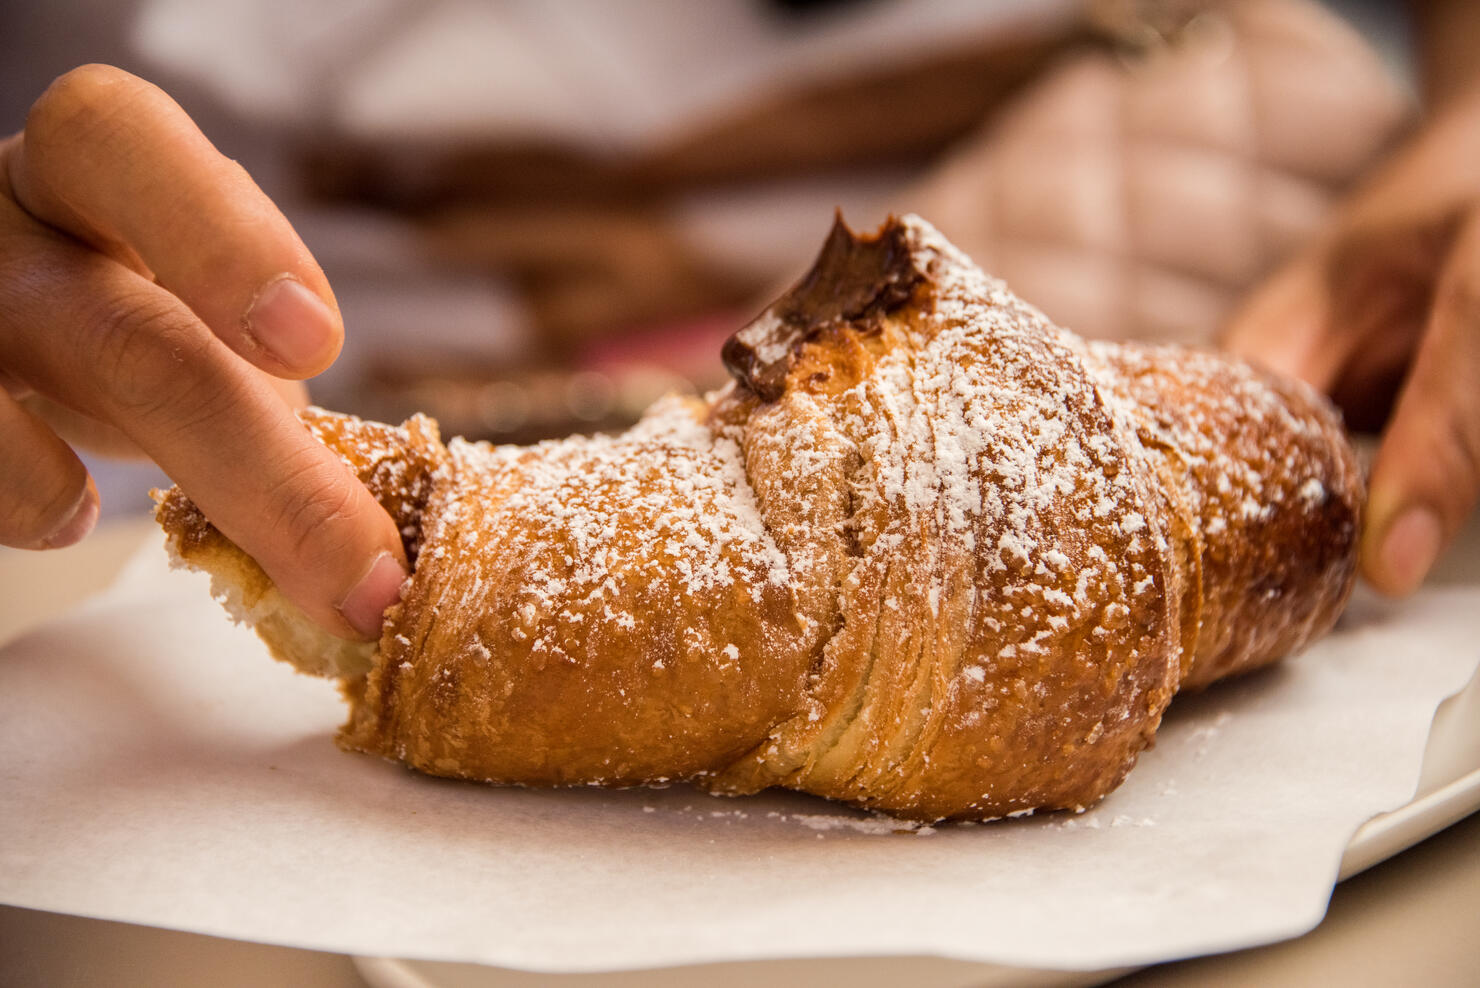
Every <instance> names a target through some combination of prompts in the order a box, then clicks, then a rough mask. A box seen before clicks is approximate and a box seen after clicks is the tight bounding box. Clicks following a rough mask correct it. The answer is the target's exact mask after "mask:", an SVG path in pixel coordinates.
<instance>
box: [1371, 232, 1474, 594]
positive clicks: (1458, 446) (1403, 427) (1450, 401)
mask: <svg viewBox="0 0 1480 988" xmlns="http://www.w3.org/2000/svg"><path fill="white" fill-rule="evenodd" d="M1477 497H1480V212H1473V213H1472V214H1471V215H1470V218H1469V220H1468V221H1467V223H1466V224H1465V226H1464V228H1463V229H1462V230H1461V231H1460V234H1459V236H1458V237H1457V238H1456V240H1455V241H1454V246H1453V248H1452V249H1451V251H1450V253H1449V256H1448V257H1447V258H1446V260H1445V263H1444V268H1443V270H1442V271H1441V273H1440V276H1439V281H1438V286H1437V288H1436V290H1435V293H1434V301H1433V304H1432V307H1431V309H1430V312H1429V320H1428V326H1427V328H1426V329H1425V331H1424V336H1423V340H1422V342H1421V343H1420V344H1419V348H1418V352H1417V355H1416V357H1415V359H1414V362H1413V366H1412V368H1411V369H1410V371H1409V374H1408V380H1407V381H1406V382H1405V384H1404V385H1403V392H1402V394H1401V395H1400V396H1399V398H1398V404H1397V407H1396V410H1395V412H1394V414H1393V419H1392V422H1391V423H1390V424H1389V426H1388V428H1387V431H1386V433H1385V434H1384V435H1383V440H1382V446H1381V448H1380V449H1379V450H1378V454H1377V459H1376V462H1375V463H1374V464H1373V468H1372V483H1371V491H1370V494H1369V497H1368V504H1367V524H1366V526H1365V530H1364V532H1363V536H1362V570H1363V572H1364V573H1365V574H1366V576H1367V579H1368V580H1369V581H1370V582H1371V583H1372V585H1373V586H1374V587H1376V588H1377V589H1378V590H1381V591H1382V592H1384V593H1388V594H1394V595H1401V594H1407V593H1411V592H1412V591H1414V590H1416V589H1417V588H1418V585H1419V584H1420V583H1422V582H1423V579H1424V576H1425V575H1427V573H1428V571H1429V569H1430V568H1431V567H1432V566H1433V564H1434V561H1435V559H1437V558H1438V555H1439V553H1440V551H1442V549H1443V548H1444V546H1445V545H1447V544H1448V542H1449V541H1450V540H1451V539H1452V538H1453V537H1454V535H1455V533H1456V532H1457V531H1458V530H1459V528H1460V527H1461V526H1462V525H1463V524H1464V521H1465V517H1466V516H1467V515H1468V514H1469V513H1470V511H1471V510H1472V509H1473V508H1474V507H1475V502H1476V499H1477Z"/></svg>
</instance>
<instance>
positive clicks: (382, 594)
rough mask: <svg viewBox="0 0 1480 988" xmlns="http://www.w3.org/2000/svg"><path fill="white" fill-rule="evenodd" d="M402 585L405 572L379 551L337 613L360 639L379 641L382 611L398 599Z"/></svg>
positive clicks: (393, 558)
mask: <svg viewBox="0 0 1480 988" xmlns="http://www.w3.org/2000/svg"><path fill="white" fill-rule="evenodd" d="M405 582H406V571H405V570H404V569H402V568H401V564H400V563H398V562H397V561H396V557H395V556H392V555H391V554H390V553H388V552H382V553H381V554H380V555H378V556H376V557H375V562H373V563H371V564H370V568H369V569H368V570H366V571H365V575H364V576H362V577H360V582H359V583H356V584H355V588H354V589H353V590H351V591H350V592H349V594H348V595H346V596H345V598H344V600H342V601H340V603H339V613H340V614H342V615H343V616H344V619H345V620H346V621H348V622H349V623H350V627H352V628H354V629H355V631H357V632H359V633H360V635H361V637H363V638H367V639H376V638H379V637H380V625H381V622H382V621H383V620H384V618H385V609H386V608H387V607H390V606H391V605H392V604H394V603H395V602H396V601H398V600H400V599H401V584H403V583H405Z"/></svg>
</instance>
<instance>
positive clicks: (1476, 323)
mask: <svg viewBox="0 0 1480 988" xmlns="http://www.w3.org/2000/svg"><path fill="white" fill-rule="evenodd" d="M1477 274H1480V272H1477ZM1440 292H1441V294H1440V296H1439V298H1438V299H1437V300H1436V302H1437V306H1438V308H1439V309H1440V310H1441V311H1443V312H1447V313H1448V314H1449V315H1450V317H1451V318H1452V319H1453V320H1454V321H1455V323H1456V324H1457V329H1458V330H1459V331H1460V332H1463V333H1475V332H1480V277H1466V278H1451V279H1448V280H1447V283H1446V284H1444V285H1443V287H1442V288H1441V289H1440Z"/></svg>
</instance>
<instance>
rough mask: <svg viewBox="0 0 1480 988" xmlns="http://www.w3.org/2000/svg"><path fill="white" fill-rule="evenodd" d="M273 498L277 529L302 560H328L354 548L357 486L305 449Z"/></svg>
mask: <svg viewBox="0 0 1480 988" xmlns="http://www.w3.org/2000/svg"><path fill="white" fill-rule="evenodd" d="M269 501H270V503H272V504H275V505H277V508H276V510H275V511H274V512H272V519H273V525H274V529H273V530H274V531H276V532H279V533H281V535H280V537H281V540H282V544H283V545H284V546H285V547H286V548H287V549H288V550H289V552H290V554H291V557H292V558H293V559H294V560H295V561H296V562H297V563H298V564H299V565H311V566H328V565H329V564H331V563H332V562H333V561H334V560H335V559H338V558H341V557H343V556H344V555H345V554H346V553H348V552H349V551H350V550H351V548H352V542H353V533H354V532H355V526H354V525H353V519H354V514H355V507H356V498H355V490H354V488H353V486H351V484H350V483H349V482H348V481H347V479H346V480H343V481H341V480H340V479H339V478H335V477H332V476H329V475H328V473H327V471H325V470H324V469H323V465H322V463H321V462H320V461H319V460H318V459H317V458H310V457H309V456H308V455H306V454H303V455H302V460H301V462H300V463H299V464H295V465H292V466H290V467H289V469H288V470H287V471H286V472H285V473H284V474H283V476H282V478H281V479H280V480H279V481H277V482H276V484H275V485H274V488H273V491H272V493H271V494H270V496H269Z"/></svg>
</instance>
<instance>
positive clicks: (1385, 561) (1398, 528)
mask: <svg viewBox="0 0 1480 988" xmlns="http://www.w3.org/2000/svg"><path fill="white" fill-rule="evenodd" d="M1443 543H1444V527H1443V523H1442V522H1441V521H1440V520H1439V515H1438V513H1437V512H1435V511H1434V510H1433V509H1432V508H1429V507H1426V506H1423V505H1417V506H1414V507H1411V508H1407V509H1405V510H1404V511H1402V512H1400V513H1399V514H1398V515H1397V517H1396V518H1394V519H1393V521H1392V522H1391V523H1390V524H1389V525H1388V526H1387V530H1386V531H1385V532H1382V533H1379V534H1378V536H1377V538H1376V544H1377V550H1376V552H1375V554H1374V556H1373V558H1371V559H1370V560H1369V564H1368V567H1367V571H1368V574H1369V577H1370V578H1371V580H1372V583H1373V586H1375V587H1377V589H1379V590H1381V591H1382V592H1383V593H1386V594H1390V595H1392V596H1406V595H1408V594H1410V593H1412V592H1413V591H1415V590H1417V589H1418V587H1419V584H1421V583H1422V582H1423V579H1424V577H1425V576H1426V575H1427V574H1428V572H1429V570H1430V569H1431V568H1433V565H1434V562H1435V560H1436V559H1438V556H1439V550H1440V549H1441V548H1442V546H1443Z"/></svg>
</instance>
